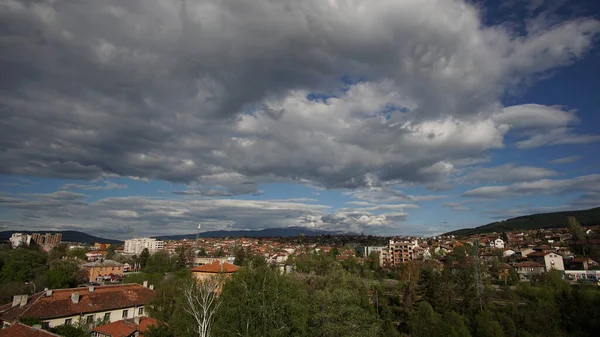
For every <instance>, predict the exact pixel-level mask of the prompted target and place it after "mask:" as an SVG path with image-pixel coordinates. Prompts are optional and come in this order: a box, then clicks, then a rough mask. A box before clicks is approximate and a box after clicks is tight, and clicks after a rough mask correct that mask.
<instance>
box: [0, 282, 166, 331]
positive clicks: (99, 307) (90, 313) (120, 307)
mask: <svg viewBox="0 0 600 337" xmlns="http://www.w3.org/2000/svg"><path fill="white" fill-rule="evenodd" d="M155 294H156V292H155V291H154V290H152V289H150V288H148V287H144V286H141V285H139V284H135V283H131V284H121V285H112V286H100V287H88V288H71V289H58V290H46V291H41V292H38V293H36V294H34V295H32V296H28V295H16V296H14V298H13V301H12V303H8V304H5V305H3V306H0V325H12V324H14V323H16V322H18V321H19V319H20V318H23V317H30V318H38V319H40V320H41V321H42V325H43V326H45V327H48V328H52V327H56V326H58V325H62V324H76V323H78V322H79V321H80V320H83V322H82V323H93V322H96V321H97V320H98V319H105V320H107V321H109V322H116V321H119V320H122V319H126V318H134V317H137V316H143V315H144V314H145V308H144V304H145V303H147V302H148V301H149V300H151V299H152V297H154V296H155Z"/></svg>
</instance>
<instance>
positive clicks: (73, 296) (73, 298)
mask: <svg viewBox="0 0 600 337" xmlns="http://www.w3.org/2000/svg"><path fill="white" fill-rule="evenodd" d="M71 301H73V303H75V304H77V303H79V293H71Z"/></svg>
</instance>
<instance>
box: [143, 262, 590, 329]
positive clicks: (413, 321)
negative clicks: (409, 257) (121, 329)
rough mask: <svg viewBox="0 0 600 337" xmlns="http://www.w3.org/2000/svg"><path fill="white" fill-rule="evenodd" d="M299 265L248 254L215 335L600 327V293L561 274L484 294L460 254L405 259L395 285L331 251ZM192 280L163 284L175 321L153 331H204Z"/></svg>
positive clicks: (161, 295)
mask: <svg viewBox="0 0 600 337" xmlns="http://www.w3.org/2000/svg"><path fill="white" fill-rule="evenodd" d="M295 262H296V263H297V266H298V268H299V269H300V271H301V272H294V273H289V274H283V273H282V272H281V271H280V270H279V268H275V267H273V266H269V265H267V264H266V262H265V261H264V259H262V258H257V257H252V258H250V259H248V258H246V260H245V261H244V266H243V267H242V268H241V269H240V270H239V271H238V272H237V273H235V274H233V275H232V276H231V277H230V278H229V279H228V280H226V281H225V283H224V285H223V287H222V292H221V295H220V296H218V297H217V298H216V299H215V303H216V304H218V305H214V306H211V307H210V308H209V309H211V310H214V314H213V315H212V319H211V322H212V323H211V326H210V327H211V331H210V335H211V336H233V335H239V336H417V337H419V336H456V337H468V336H482V337H488V336H489V337H500V336H507V337H513V336H514V337H516V336H540V337H542V336H544V337H545V336H556V337H559V336H592V335H596V332H597V331H599V330H598V329H599V328H600V318H599V316H600V315H598V314H597V313H598V311H599V310H600V292H599V291H598V289H597V288H596V287H587V286H580V285H579V286H571V285H570V284H569V283H567V282H566V281H564V280H562V278H561V275H560V273H559V272H553V273H549V274H546V275H542V276H541V277H539V278H537V279H536V280H534V281H532V282H530V283H520V284H518V285H517V286H512V287H511V286H500V287H492V286H491V285H490V284H489V283H488V281H487V280H486V279H485V278H484V279H483V280H482V286H483V287H482V288H480V290H479V292H478V290H477V288H478V287H477V274H476V272H475V268H474V263H469V261H468V260H462V261H456V260H453V258H452V256H450V257H449V258H448V259H447V261H446V265H445V266H444V268H439V266H438V265H436V264H434V263H421V262H411V263H407V264H405V265H404V266H403V267H402V268H401V269H399V270H396V271H395V272H394V273H393V275H394V276H393V280H392V281H390V280H386V279H385V278H384V279H377V278H376V277H375V278H373V277H366V278H365V277H363V276H362V275H361V274H363V275H366V276H368V275H372V273H371V272H370V270H371V268H370V267H366V266H363V267H362V268H358V267H356V265H355V262H356V261H351V262H348V261H345V262H338V261H336V260H335V259H334V257H333V256H330V255H328V254H305V255H301V256H298V257H296V259H295ZM456 262H460V263H458V264H457V263H456ZM368 263H369V262H368V261H367V264H368ZM370 266H371V267H373V265H370ZM376 268H378V267H376ZM382 275H384V276H387V275H385V274H382ZM193 282H194V281H193V280H192V279H191V277H189V275H181V277H177V278H170V279H165V280H163V281H161V282H159V284H158V286H157V297H156V298H155V299H154V300H153V301H152V303H149V305H148V307H149V308H150V312H151V315H152V316H154V317H155V318H157V319H159V320H162V321H164V322H166V323H167V326H163V327H161V328H160V329H157V330H156V331H154V330H153V331H151V332H150V333H149V336H150V337H157V336H162V337H165V336H182V337H187V336H190V337H191V336H199V335H200V334H199V332H198V329H197V327H198V323H197V320H196V317H194V315H192V314H191V313H190V312H191V311H190V302H189V300H188V298H186V296H185V292H184V291H183V289H186V287H189V285H190V284H192V283H193ZM198 291H199V292H198V293H197V294H196V296H197V298H200V297H201V296H202V294H201V292H200V290H198ZM200 336H202V335H200Z"/></svg>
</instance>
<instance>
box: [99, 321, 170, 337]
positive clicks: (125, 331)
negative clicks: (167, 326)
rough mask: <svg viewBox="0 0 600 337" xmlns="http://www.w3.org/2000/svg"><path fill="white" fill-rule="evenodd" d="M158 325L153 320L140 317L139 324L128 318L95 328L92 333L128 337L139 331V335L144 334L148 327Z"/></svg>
mask: <svg viewBox="0 0 600 337" xmlns="http://www.w3.org/2000/svg"><path fill="white" fill-rule="evenodd" d="M158 324H159V322H158V321H157V320H155V319H154V318H150V317H146V316H141V317H140V322H139V324H137V323H136V322H135V319H133V318H130V319H124V320H120V321H116V322H112V323H108V324H105V325H101V326H97V327H95V328H94V329H93V330H92V331H95V332H99V333H102V334H105V335H109V336H112V337H122V336H129V335H131V334H133V333H134V332H136V331H139V332H140V333H142V334H144V332H146V329H148V327H150V326H153V325H155V326H157V325H158Z"/></svg>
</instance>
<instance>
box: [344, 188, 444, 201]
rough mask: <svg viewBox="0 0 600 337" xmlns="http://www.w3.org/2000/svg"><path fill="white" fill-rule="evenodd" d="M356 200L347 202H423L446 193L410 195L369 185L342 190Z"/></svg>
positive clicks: (438, 197) (441, 196) (439, 197)
mask: <svg viewBox="0 0 600 337" xmlns="http://www.w3.org/2000/svg"><path fill="white" fill-rule="evenodd" d="M344 194H346V195H351V196H352V197H353V198H355V199H358V201H351V202H348V203H349V204H354V205H358V206H364V205H369V204H372V203H398V202H406V201H410V202H423V201H432V200H438V199H444V198H447V196H446V195H410V194H406V193H404V192H402V191H399V190H396V189H393V188H389V187H370V188H365V189H358V190H353V191H347V192H344Z"/></svg>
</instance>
